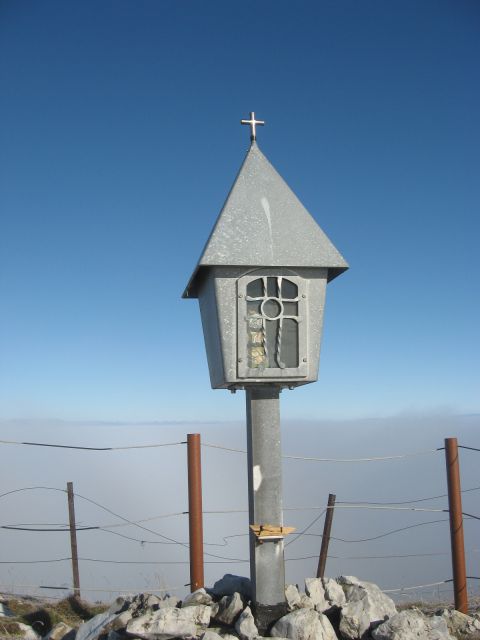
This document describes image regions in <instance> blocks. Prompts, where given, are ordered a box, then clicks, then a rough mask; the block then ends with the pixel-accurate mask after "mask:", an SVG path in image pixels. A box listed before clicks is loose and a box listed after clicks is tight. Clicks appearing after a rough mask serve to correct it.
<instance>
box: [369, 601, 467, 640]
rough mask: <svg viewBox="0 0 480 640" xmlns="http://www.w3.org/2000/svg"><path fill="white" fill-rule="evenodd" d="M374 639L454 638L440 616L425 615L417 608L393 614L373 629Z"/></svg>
mask: <svg viewBox="0 0 480 640" xmlns="http://www.w3.org/2000/svg"><path fill="white" fill-rule="evenodd" d="M372 638H373V639H374V640H419V639H421V640H455V638H453V637H452V636H451V635H450V633H449V632H448V627H447V622H446V620H445V619H444V618H442V617H440V616H431V617H427V616H426V615H425V614H424V613H422V612H421V611H418V610H417V609H409V610H406V611H401V612H400V613H397V614H395V615H394V616H392V617H391V618H390V619H389V620H387V621H386V622H383V623H382V624H380V625H379V626H378V627H376V628H375V629H373V631H372Z"/></svg>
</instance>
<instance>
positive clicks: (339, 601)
mask: <svg viewBox="0 0 480 640" xmlns="http://www.w3.org/2000/svg"><path fill="white" fill-rule="evenodd" d="M322 583H323V588H324V589H325V598H326V600H327V601H328V602H329V603H330V605H331V606H332V607H343V605H344V604H345V602H346V598H345V594H344V592H343V589H342V587H341V586H340V585H339V583H338V582H337V581H336V580H333V578H322Z"/></svg>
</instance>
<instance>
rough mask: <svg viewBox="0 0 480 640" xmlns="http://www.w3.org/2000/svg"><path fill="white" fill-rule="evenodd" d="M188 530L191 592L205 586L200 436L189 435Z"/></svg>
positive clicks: (195, 434) (196, 434)
mask: <svg viewBox="0 0 480 640" xmlns="http://www.w3.org/2000/svg"><path fill="white" fill-rule="evenodd" d="M187 457H188V528H189V535H190V591H191V592H192V593H193V591H196V590H197V589H200V588H201V587H203V586H204V581H205V579H204V572H203V508H202V461H201V445H200V434H199V433H189V434H188V435H187Z"/></svg>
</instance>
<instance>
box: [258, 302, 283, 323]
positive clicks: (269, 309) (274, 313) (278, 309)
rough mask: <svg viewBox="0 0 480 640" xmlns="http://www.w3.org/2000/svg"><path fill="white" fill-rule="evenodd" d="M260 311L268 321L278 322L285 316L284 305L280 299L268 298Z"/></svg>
mask: <svg viewBox="0 0 480 640" xmlns="http://www.w3.org/2000/svg"><path fill="white" fill-rule="evenodd" d="M260 311H261V313H262V315H263V316H264V317H265V318H267V319H268V320H278V318H280V316H281V315H282V314H283V304H282V301H281V300H279V299H278V298H267V299H266V300H264V301H263V302H262V304H261V307H260Z"/></svg>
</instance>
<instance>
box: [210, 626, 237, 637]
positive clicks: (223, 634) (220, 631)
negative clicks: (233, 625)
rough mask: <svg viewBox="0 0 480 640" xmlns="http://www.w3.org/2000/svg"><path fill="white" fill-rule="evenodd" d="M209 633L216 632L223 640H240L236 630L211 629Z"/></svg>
mask: <svg viewBox="0 0 480 640" xmlns="http://www.w3.org/2000/svg"><path fill="white" fill-rule="evenodd" d="M209 631H215V633H218V635H219V636H220V637H221V638H223V640H239V636H238V634H237V632H236V631H235V630H234V629H225V627H213V628H212V627H210V629H209Z"/></svg>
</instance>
